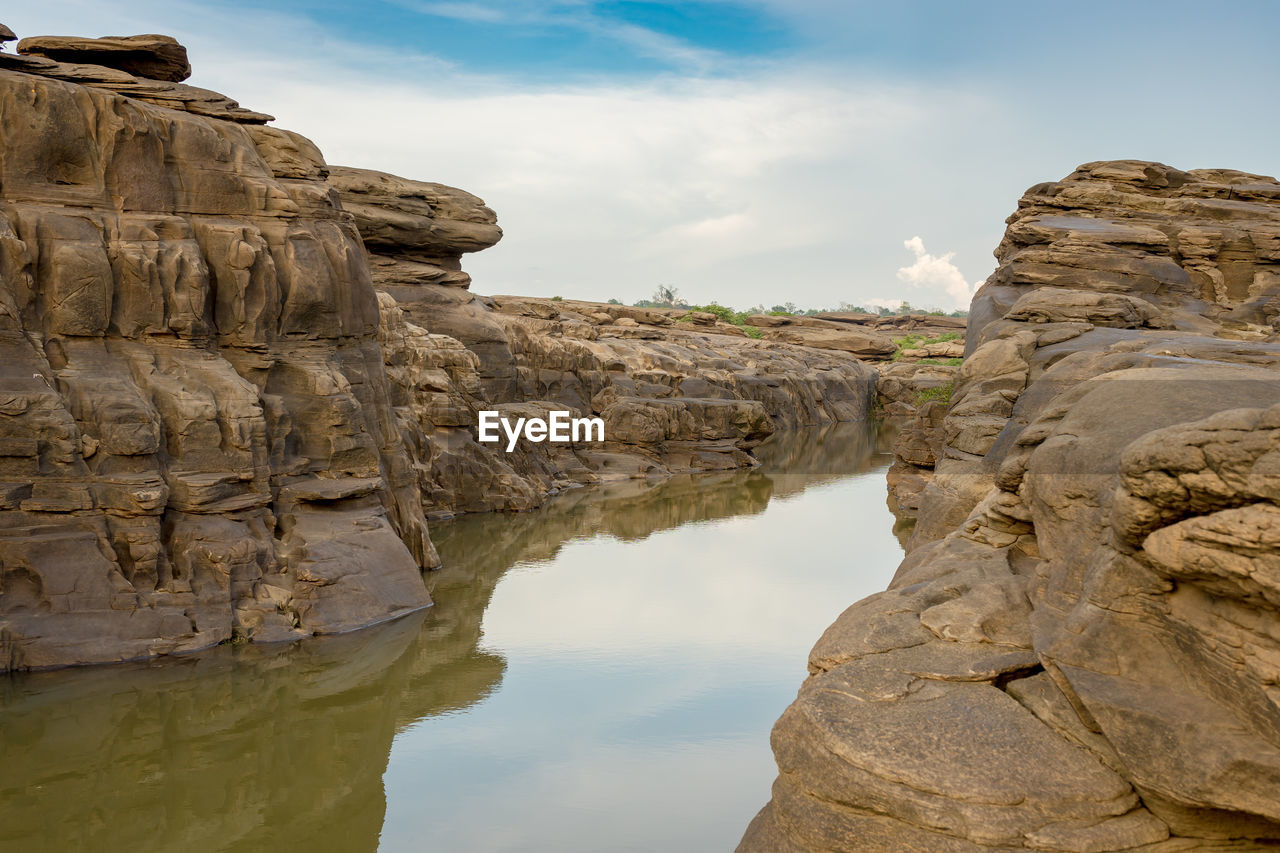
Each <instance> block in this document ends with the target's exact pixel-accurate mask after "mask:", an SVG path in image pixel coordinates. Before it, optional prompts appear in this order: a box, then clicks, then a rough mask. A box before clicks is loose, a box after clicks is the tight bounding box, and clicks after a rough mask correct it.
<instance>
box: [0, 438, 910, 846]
mask: <svg viewBox="0 0 1280 853" xmlns="http://www.w3.org/2000/svg"><path fill="white" fill-rule="evenodd" d="M883 448H884V442H883V440H878V439H877V436H876V435H875V434H874V432H872V431H868V430H867V429H864V428H861V427H857V426H840V427H834V428H827V429H825V430H814V431H803V432H798V433H793V434H790V435H786V436H782V437H781V440H778V441H774V442H771V443H770V444H769V445H766V446H765V447H763V448H761V451H760V455H761V457H762V459H763V460H764V462H765V464H764V465H763V466H762V468H760V469H757V470H755V471H750V472H734V473H730V474H720V475H704V476H701V477H684V478H679V479H677V480H673V481H670V482H666V483H663V484H661V485H652V484H641V483H626V484H621V485H619V486H614V487H609V488H604V489H589V490H587V489H584V490H579V491H575V492H572V493H570V494H567V495H565V496H562V497H560V498H557V499H556V500H554V501H552V502H551V503H550V505H548V506H547V507H545V508H543V509H541V510H539V511H536V512H532V513H525V514H520V515H506V516H494V515H486V516H472V517H467V518H463V519H461V520H458V521H455V522H451V523H444V524H436V525H434V526H433V528H432V535H433V538H434V539H435V541H436V544H437V546H438V548H439V550H440V553H441V556H442V557H443V558H444V560H445V568H444V569H442V570H440V571H438V572H433V573H431V575H429V577H428V582H429V583H430V584H431V585H432V589H433V595H434V596H435V599H436V605H435V607H433V608H431V609H430V610H429V611H426V612H425V613H423V614H420V615H417V616H414V617H411V618H409V619H404V620H401V621H399V622H396V623H392V624H390V625H384V626H381V627H379V628H375V629H371V630H367V631H361V632H356V633H354V634H350V635H347V636H343V637H335V638H327V639H322V640H313V641H309V642H306V643H303V644H300V645H297V646H293V647H285V648H275V649H272V648H267V649H262V648H259V647H254V646H249V647H243V648H231V647H223V648H219V649H216V650H213V651H211V652H207V653H203V654H200V655H194V656H188V657H184V658H177V659H172V660H167V661H164V662H159V663H151V664H138V665H126V666H116V667H105V668H94V669H81V670H63V671H60V672H51V673H34V674H28V675H14V676H8V677H4V676H0V850H4V851H8V850H22V851H60V853H61V851H67V850H94V851H126V850H127V851H131V853H142V851H161V850H182V851H213V850H235V851H280V850H299V851H302V850H305V851H343V853H347V851H352V853H361V851H373V850H383V851H428V850H429V851H449V852H450V853H455V852H456V853H467V851H485V852H486V853H488V851H556V853H564V851H593V853H596V852H597V851H644V852H645V853H650V851H659V850H661V851H711V850H731V849H732V848H733V847H734V845H735V844H736V843H737V841H738V839H739V837H740V836H741V834H742V831H743V830H744V829H745V828H746V825H747V823H748V821H749V820H750V819H751V817H752V815H753V814H754V813H755V812H756V810H757V809H759V808H760V806H762V805H763V804H764V802H765V801H766V800H767V799H768V797H769V785H770V783H771V781H772V779H773V776H774V773H775V770H774V765H773V760H772V756H771V754H770V751H769V739H768V733H769V728H770V726H771V725H772V724H773V721H774V720H775V719H776V718H777V716H778V714H779V713H781V711H782V709H783V708H784V707H785V706H786V705H787V704H788V703H789V702H790V701H791V699H792V698H793V697H794V696H795V691H796V688H797V687H798V686H799V684H800V681H801V680H802V679H803V678H804V675H805V659H806V655H807V653H808V650H809V648H810V646H812V644H813V642H814V640H816V639H817V637H818V635H819V633H821V631H822V630H823V628H825V627H826V625H827V624H828V623H830V622H831V621H832V620H833V619H834V618H835V616H836V615H837V614H838V613H839V612H840V611H841V610H843V609H844V607H846V606H847V605H848V604H849V603H851V602H852V601H854V600H855V599H858V598H860V597H862V596H864V595H866V594H868V593H870V592H873V591H875V590H878V589H881V588H883V587H884V585H885V584H886V583H887V581H888V579H889V577H890V575H891V574H892V572H893V569H894V568H895V567H896V565H897V563H898V561H899V559H900V557H901V551H900V549H899V547H898V544H897V541H896V540H895V538H894V536H893V533H892V528H893V519H892V517H891V516H890V515H889V512H888V510H887V509H886V508H885V485H884V478H883V471H884V466H885V465H886V464H887V463H888V457H887V456H886V455H884V453H883V452H882V451H883Z"/></svg>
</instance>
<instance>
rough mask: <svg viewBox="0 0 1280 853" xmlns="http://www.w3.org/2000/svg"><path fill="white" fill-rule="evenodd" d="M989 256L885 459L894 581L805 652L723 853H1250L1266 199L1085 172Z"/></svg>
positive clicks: (1268, 255) (1261, 515) (1257, 841)
mask: <svg viewBox="0 0 1280 853" xmlns="http://www.w3.org/2000/svg"><path fill="white" fill-rule="evenodd" d="M996 255H997V259H998V261H999V268H998V269H997V271H996V273H995V274H994V275H993V276H992V277H991V278H990V279H988V283H987V284H986V286H985V287H984V288H983V289H982V290H981V291H979V293H978V295H977V296H976V297H975V299H974V304H973V311H972V314H971V318H970V319H971V324H970V336H969V341H968V347H969V357H968V358H967V359H966V361H965V363H964V365H963V367H962V368H961V369H960V371H959V374H958V377H957V381H956V387H955V391H954V394H953V396H952V397H951V399H950V403H949V406H946V407H942V406H939V405H936V404H935V405H931V406H929V407H926V408H925V409H922V410H921V411H920V413H919V417H918V420H917V424H916V427H915V429H914V430H912V431H911V435H910V436H909V437H908V438H905V439H904V440H903V441H902V442H900V444H899V446H898V448H897V451H898V456H899V459H900V462H901V463H902V464H903V465H906V466H909V468H908V470H906V471H905V472H903V471H901V469H900V473H901V474H902V476H903V477H909V476H910V475H912V474H913V471H914V474H916V475H920V476H922V477H923V479H924V480H925V483H924V484H923V485H921V484H919V483H917V486H918V490H919V491H921V492H922V493H921V494H920V495H919V497H918V506H919V521H918V525H917V527H916V530H915V532H914V534H913V535H912V537H911V539H910V543H909V549H908V555H907V558H906V560H904V562H903V564H902V566H901V568H899V570H898V573H897V575H896V576H895V577H894V580H893V582H892V584H891V585H890V588H889V589H888V590H886V591H885V592H883V593H879V594H877V595H874V596H871V597H870V598H867V599H865V600H863V601H861V602H858V603H857V604H855V605H853V606H852V607H851V608H849V609H848V610H847V611H846V612H845V613H844V614H843V615H842V616H841V617H840V618H839V620H837V622H836V623H835V624H834V625H832V626H831V627H830V628H829V629H828V630H827V632H826V633H825V634H824V635H823V637H822V638H821V639H820V640H819V641H818V644H817V645H816V646H815V647H814V649H813V652H812V654H811V656H810V659H809V670H810V673H811V676H810V678H809V679H808V680H807V681H806V682H805V684H804V685H803V687H802V688H801V690H800V693H799V696H798V698H797V699H796V701H795V703H794V704H793V705H792V706H791V707H790V708H789V709H788V710H787V711H786V713H784V714H783V716H782V718H781V719H780V720H779V721H778V723H777V725H776V726H775V728H774V732H773V747H774V753H775V756H776V758H777V762H778V768H779V776H778V779H777V782H776V783H775V785H774V790H773V799H772V801H771V802H770V803H769V804H768V806H766V807H765V809H764V810H763V811H762V812H761V813H760V814H759V816H758V817H757V818H756V819H755V821H754V822H753V823H752V824H751V827H750V828H749V829H748V830H747V833H746V836H745V837H744V839H743V841H742V844H741V846H740V848H739V849H740V850H743V851H771V853H776V851H801V850H805V851H816V850H824V851H826V850H858V851H872V850H884V851H903V850H921V851H925V850H927V851H980V850H995V849H998V850H1009V849H1034V850H1060V851H1112V850H1131V849H1141V850H1152V851H1155V850H1159V851H1164V850H1227V849H1232V850H1237V849H1240V850H1244V849H1249V850H1252V849H1264V848H1265V849H1271V846H1272V844H1274V843H1275V842H1276V841H1277V840H1280V702H1278V699H1280V633H1278V632H1277V625H1280V618H1278V617H1280V598H1278V597H1277V589H1280V539H1278V538H1277V531H1280V523H1278V522H1280V466H1278V464H1277V463H1278V461H1280V334H1278V332H1277V330H1278V328H1280V323H1278V322H1277V318H1278V317H1280V183H1277V182H1276V181H1275V180H1274V179H1272V178H1267V177H1261V176H1257V175H1249V174H1244V173H1240V172H1231V171H1226V170H1197V171H1191V172H1182V171H1178V170H1176V169H1172V168H1169V167H1168V166H1164V165H1161V164H1158V163H1142V162H1132V161H1124V162H1107V163H1091V164H1087V165H1085V166H1082V167H1080V169H1078V170H1077V171H1076V172H1074V173H1073V174H1071V175H1070V176H1068V177H1067V178H1065V179H1064V180H1062V181H1059V182H1055V183H1047V184H1041V185H1038V186H1036V187H1033V188H1032V189H1030V190H1029V191H1028V192H1027V194H1026V195H1025V196H1024V197H1023V199H1022V201H1021V202H1020V203H1019V206H1018V210H1017V212H1016V213H1014V215H1013V216H1012V217H1010V219H1009V228H1008V231H1007V233H1006V235H1005V239H1004V240H1003V241H1002V243H1001V244H1000V247H999V249H998V250H997V253H996ZM926 475H928V476H926ZM900 482H901V481H900Z"/></svg>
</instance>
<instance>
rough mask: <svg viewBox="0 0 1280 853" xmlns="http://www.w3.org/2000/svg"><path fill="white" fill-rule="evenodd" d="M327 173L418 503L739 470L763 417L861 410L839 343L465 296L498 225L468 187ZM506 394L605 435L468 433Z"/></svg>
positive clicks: (480, 505)
mask: <svg viewBox="0 0 1280 853" xmlns="http://www.w3.org/2000/svg"><path fill="white" fill-rule="evenodd" d="M329 172H330V176H329V182H330V183H331V184H332V185H334V186H335V187H336V188H337V189H338V190H339V195H340V196H341V198H342V202H343V205H344V207H346V208H348V209H351V210H354V211H355V215H356V224H357V226H358V227H359V228H360V230H361V233H362V236H363V237H364V241H365V244H366V246H368V248H369V250H370V251H371V253H372V272H373V280H374V283H375V285H376V286H377V287H378V289H379V290H380V291H381V295H380V299H381V300H382V301H381V306H380V307H381V310H382V330H383V331H382V337H381V343H382V347H383V354H384V358H385V359H386V364H387V370H388V374H389V375H390V376H391V378H392V382H393V389H392V397H393V405H394V406H395V408H396V412H397V421H398V423H399V425H400V429H401V434H402V436H403V438H404V442H405V444H406V445H407V446H409V447H411V448H414V455H415V457H416V458H417V459H418V460H419V462H418V466H417V471H418V475H419V476H418V478H419V486H420V489H421V496H422V501H423V506H424V507H425V509H426V510H427V512H428V513H429V514H431V515H435V516H446V515H450V514H453V513H456V512H472V511H483V510H493V509H502V510H511V509H516V510H520V509H529V508H531V507H533V506H536V505H538V504H539V503H540V502H542V500H543V499H544V498H545V497H546V496H547V495H549V494H553V493H555V492H558V491H560V490H563V489H566V488H572V487H576V486H579V485H583V484H589V483H597V482H608V481H611V480H618V479H625V478H630V477H648V476H655V475H661V476H665V475H669V474H672V473H677V472H684V471H709V470H721V469H726V468H734V467H740V466H743V465H750V464H752V458H751V456H750V450H751V448H752V447H754V446H755V445H756V444H758V443H759V442H760V441H761V440H762V439H763V438H764V437H766V436H767V435H768V434H769V433H770V432H772V431H773V430H775V429H780V428H790V427H797V426H808V425H814V424H821V423H829V422H836V421H851V420H861V419H863V418H865V417H866V416H867V415H868V413H869V412H870V410H871V406H872V402H873V398H874V393H875V391H874V388H875V373H874V371H873V370H872V369H871V368H869V367H867V366H865V365H863V364H862V363H861V362H860V361H859V360H858V359H857V358H856V357H854V356H852V355H849V354H846V353H840V352H832V351H823V350H818V349H815V348H811V347H802V346H795V345H791V344H786V343H778V342H773V341H769V340H751V339H749V338H747V337H746V336H745V335H744V334H743V333H742V330H741V329H739V328H738V327H736V326H732V325H728V324H725V323H721V322H717V321H716V318H715V316H714V315H711V314H707V315H706V316H705V317H703V318H701V320H700V321H699V320H698V319H697V318H693V317H691V316H689V315H690V312H688V311H685V310H680V309H661V308H636V307H632V306H626V305H612V304H605V303H598V302H585V301H581V300H562V299H555V300H553V299H541V298H537V297H529V296H495V297H482V296H477V295H475V294H473V293H471V292H470V291H469V289H468V288H469V285H470V282H471V279H470V277H469V276H467V275H466V273H464V272H462V270H461V256H462V254H463V253H464V252H470V251H476V250H478V249H481V248H484V247H485V246H487V245H491V244H492V243H494V242H496V241H497V240H498V239H499V237H500V236H501V231H500V230H499V229H498V227H497V225H496V224H495V220H494V217H493V212H492V211H491V210H489V208H487V207H485V206H484V203H483V202H482V201H481V200H480V199H478V198H476V197H475V196H472V195H470V194H468V193H463V192H462V191H460V190H454V189H451V188H448V187H442V186H440V185H438V184H424V183H420V182H416V181H408V180H405V179H402V178H396V177H394V176H390V175H385V174H382V173H379V172H368V171H366V170H360V169H350V168H338V167H330V168H329ZM428 268H429V269H428ZM708 318H709V319H708ZM686 320H687V321H688V322H684V321H686ZM815 322H816V321H815ZM830 325H838V324H830ZM838 331H842V330H838ZM842 333H843V332H842ZM890 346H892V345H890ZM513 406H516V407H527V406H535V407H540V409H539V411H540V412H541V413H542V414H545V412H547V411H549V410H550V409H552V408H555V409H560V410H566V411H571V412H574V413H575V414H581V415H583V416H599V417H601V418H602V419H603V420H604V423H605V441H604V443H603V444H600V443H586V444H581V445H574V446H572V447H565V446H561V447H559V448H555V447H552V446H549V445H538V446H528V447H524V446H522V447H521V448H520V449H519V450H517V451H516V452H514V453H507V452H506V451H505V449H503V448H499V447H498V446H497V445H495V444H481V443H479V442H478V441H477V440H476V438H477V435H476V430H477V416H476V413H477V412H478V411H480V410H483V409H491V410H499V411H510V412H511V413H512V417H515V416H521V415H522V413H523V414H525V415H527V414H535V413H536V412H534V411H533V410H528V411H524V410H523V409H513V408H509V407H513ZM540 416H541V415H540ZM522 444H523V443H522Z"/></svg>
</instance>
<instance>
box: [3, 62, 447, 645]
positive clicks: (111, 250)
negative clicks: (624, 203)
mask: <svg viewBox="0 0 1280 853" xmlns="http://www.w3.org/2000/svg"><path fill="white" fill-rule="evenodd" d="M62 67H63V66H57V67H56V68H55V69H54V70H55V71H59V75H60V76H61V71H60V69H61V68H62ZM104 70H107V69H104ZM111 73H113V74H123V72H111ZM125 76H126V77H128V75H125ZM129 79H131V80H132V79H135V78H132V77H129ZM159 85H163V86H172V85H176V84H172V83H162V84H159ZM0 108H2V109H3V112H4V115H5V122H4V126H3V127H2V128H0V152H3V156H0V350H2V351H3V356H0V401H3V402H2V403H0V482H3V483H4V484H5V485H4V486H3V487H0V540H2V543H0V637H2V638H3V639H0V668H5V669H8V668H17V667H42V666H53V665H61V664H70V663H93V662H103V661H113V660H120V659H124V658H134V657H144V656H148V655H154V654H158V653H163V652H173V651H183V650H187V649H192V648H198V647H201V646H207V645H210V644H213V643H217V642H219V641H222V640H226V639H229V638H231V637H232V636H233V635H235V636H240V637H245V638H250V639H257V640H272V641H275V640H281V639H291V638H296V637H299V636H304V635H307V634H312V633H322V632H332V631H342V630H349V629H351V628H355V627H360V626H363V625H367V624H369V623H371V622H376V621H380V620H383V619H386V618H390V617H393V616H396V615H399V614H402V613H406V612H408V611H411V610H414V609H417V608H421V607H423V606H426V605H427V604H428V603H429V602H430V598H429V596H428V595H427V592H426V589H425V587H424V585H423V583H422V580H421V576H420V569H421V568H422V567H427V566H430V565H433V564H434V563H435V562H436V558H435V554H434V550H433V549H432V547H431V543H430V541H429V539H428V538H427V536H426V526H425V522H424V518H423V513H422V509H421V505H420V501H419V496H418V491H417V489H416V483H415V482H414V479H413V477H412V462H411V459H410V457H409V455H408V453H407V451H406V449H405V447H404V445H403V443H402V441H401V438H400V434H399V431H398V430H397V428H396V425H395V422H394V419H393V414H392V411H391V409H390V407H389V406H388V405H387V404H386V398H387V395H388V384H387V380H386V375H385V372H384V370H383V359H382V354H381V351H380V349H379V347H378V344H377V339H376V335H377V328H378V325H377V324H378V308H377V298H376V295H375V292H374V290H373V287H372V284H371V281H370V278H369V272H368V267H367V264H366V263H365V261H364V253H363V250H362V249H361V246H360V240H359V236H358V234H357V232H356V231H355V229H354V227H353V226H352V225H351V224H350V222H349V220H348V219H347V217H346V216H345V215H344V214H343V213H342V211H341V210H340V208H338V207H337V206H336V205H335V204H334V203H333V201H332V198H331V195H330V192H329V190H328V188H327V187H326V186H325V185H323V184H321V183H318V182H317V181H316V180H314V176H311V178H310V179H309V176H308V175H307V174H305V173H304V172H301V171H298V170H296V169H294V170H292V171H290V172H288V177H287V178H283V177H281V176H280V175H279V174H277V173H276V171H275V170H273V169H272V168H271V167H269V166H268V163H276V164H281V163H283V156H282V154H281V151H282V150H283V147H284V146H283V145H282V144H281V143H282V141H283V140H286V139H287V140H288V141H289V142H290V144H291V145H292V146H293V150H295V151H297V152H302V151H305V152H306V157H304V158H303V159H307V160H308V162H310V161H314V160H315V159H317V158H318V152H315V151H314V146H310V145H309V143H305V141H304V140H301V138H300V137H296V136H291V135H288V134H286V133H285V132H283V131H280V132H277V133H276V134H257V135H255V134H252V133H250V132H249V131H248V130H246V129H245V127H244V126H243V125H241V124H238V123H234V122H229V121H222V120H218V119H213V118H207V117H202V116H199V115H195V114H193V113H192V112H190V111H174V110H166V109H160V108H158V107H156V106H153V105H151V104H148V103H146V102H144V101H142V100H139V99H137V98H130V97H124V96H121V95H119V94H115V93H113V92H109V91H104V90H103V89H101V88H94V87H89V86H81V85H76V84H73V83H69V82H66V81H65V80H62V79H51V78H50V77H45V76H40V75H39V74H30V73H16V72H12V71H0ZM258 139H263V140H267V141H269V142H270V149H269V150H265V153H264V151H260V150H259V148H258V144H257V140H258ZM265 148H266V146H265V145H264V149H265ZM313 165H314V164H313Z"/></svg>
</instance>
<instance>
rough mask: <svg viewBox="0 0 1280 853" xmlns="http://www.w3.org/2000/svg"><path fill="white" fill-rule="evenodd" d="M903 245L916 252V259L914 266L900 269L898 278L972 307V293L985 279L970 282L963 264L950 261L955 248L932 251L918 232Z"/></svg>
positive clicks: (959, 303)
mask: <svg viewBox="0 0 1280 853" xmlns="http://www.w3.org/2000/svg"><path fill="white" fill-rule="evenodd" d="M902 245H903V246H905V247H906V248H907V249H909V250H911V251H912V252H913V253H914V254H915V256H916V261H915V263H913V264H912V265H911V266H908V267H900V268H899V269H898V280H899V281H905V282H907V283H908V284H911V285H912V286H914V287H919V288H923V289H924V290H926V291H927V292H929V293H930V294H931V295H935V296H936V294H937V293H938V291H940V290H941V291H942V292H944V293H946V295H947V297H948V298H949V299H950V300H951V302H952V303H953V307H956V308H968V307H969V300H971V299H972V298H973V294H974V293H975V292H976V291H977V289H978V287H979V285H981V284H982V282H976V283H974V284H969V282H968V281H966V280H965V277H964V274H963V273H962V272H960V268H959V267H957V266H956V265H955V264H953V263H952V262H951V259H952V258H954V257H955V255H956V253H955V252H947V253H946V254H945V255H936V256H935V255H931V254H929V252H928V251H926V250H925V247H924V240H922V239H920V237H918V236H917V237H912V238H911V239H910V240H903V241H902Z"/></svg>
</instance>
